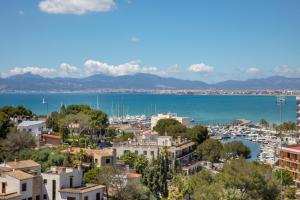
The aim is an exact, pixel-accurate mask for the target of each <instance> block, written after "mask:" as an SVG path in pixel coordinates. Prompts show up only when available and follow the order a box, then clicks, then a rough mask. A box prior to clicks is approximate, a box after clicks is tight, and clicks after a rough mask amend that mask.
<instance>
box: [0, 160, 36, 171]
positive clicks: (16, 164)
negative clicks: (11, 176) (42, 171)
mask: <svg viewBox="0 0 300 200" xmlns="http://www.w3.org/2000/svg"><path fill="white" fill-rule="evenodd" d="M3 165H4V167H6V166H7V167H10V168H13V169H24V168H30V167H39V166H40V164H39V163H37V162H35V161H33V160H20V161H12V162H7V163H6V164H2V166H3Z"/></svg>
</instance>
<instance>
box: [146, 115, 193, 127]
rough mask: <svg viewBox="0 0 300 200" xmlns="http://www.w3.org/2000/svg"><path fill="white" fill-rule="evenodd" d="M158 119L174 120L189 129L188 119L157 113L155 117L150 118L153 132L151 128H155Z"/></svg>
mask: <svg viewBox="0 0 300 200" xmlns="http://www.w3.org/2000/svg"><path fill="white" fill-rule="evenodd" d="M160 119H176V120H177V121H179V122H180V123H182V124H183V125H184V126H186V127H189V126H190V122H191V119H190V118H189V117H178V116H177V114H175V113H159V114H158V115H156V116H152V117H151V129H152V130H153V127H154V126H156V124H157V122H158V121H159V120H160Z"/></svg>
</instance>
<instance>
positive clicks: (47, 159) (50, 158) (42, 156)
mask: <svg viewBox="0 0 300 200" xmlns="http://www.w3.org/2000/svg"><path fill="white" fill-rule="evenodd" d="M31 159H32V160H34V161H36V162H38V163H40V164H41V167H42V171H43V172H45V171H47V170H48V169H49V168H50V167H51V166H63V161H64V155H63V154H62V153H61V152H60V151H59V150H55V149H50V148H45V149H41V150H38V151H36V152H35V153H34V154H33V155H32V157H31Z"/></svg>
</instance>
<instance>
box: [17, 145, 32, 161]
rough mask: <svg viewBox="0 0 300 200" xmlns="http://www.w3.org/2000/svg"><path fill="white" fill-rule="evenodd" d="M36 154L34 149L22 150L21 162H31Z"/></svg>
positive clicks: (20, 153)
mask: <svg viewBox="0 0 300 200" xmlns="http://www.w3.org/2000/svg"><path fill="white" fill-rule="evenodd" d="M34 153H35V151H34V150H33V149H28V148H26V149H22V150H20V152H19V160H29V159H31V157H32V155H33V154H34Z"/></svg>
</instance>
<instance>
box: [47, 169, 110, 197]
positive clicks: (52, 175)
mask: <svg viewBox="0 0 300 200" xmlns="http://www.w3.org/2000/svg"><path fill="white" fill-rule="evenodd" d="M82 173H83V170H82V169H81V168H80V167H79V168H66V167H51V169H50V171H49V172H47V173H42V177H43V183H44V184H43V185H44V187H43V199H49V200H102V199H103V191H104V188H105V186H103V185H96V184H91V185H83V182H82Z"/></svg>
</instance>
